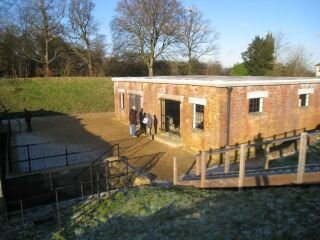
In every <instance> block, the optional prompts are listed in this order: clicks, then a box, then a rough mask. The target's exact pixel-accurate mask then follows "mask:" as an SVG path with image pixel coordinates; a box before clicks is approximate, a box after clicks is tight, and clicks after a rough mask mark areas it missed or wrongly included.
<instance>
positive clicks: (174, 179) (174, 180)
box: [173, 157, 178, 185]
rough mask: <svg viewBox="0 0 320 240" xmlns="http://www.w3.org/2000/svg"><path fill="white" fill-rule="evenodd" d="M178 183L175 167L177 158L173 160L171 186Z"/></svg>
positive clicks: (176, 167) (176, 168)
mask: <svg viewBox="0 0 320 240" xmlns="http://www.w3.org/2000/svg"><path fill="white" fill-rule="evenodd" d="M177 182H178V166H177V158H176V157H174V158H173V185H176V183H177Z"/></svg>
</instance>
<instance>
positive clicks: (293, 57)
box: [286, 46, 314, 77]
mask: <svg viewBox="0 0 320 240" xmlns="http://www.w3.org/2000/svg"><path fill="white" fill-rule="evenodd" d="M311 60H312V56H311V54H309V53H308V52H307V51H306V49H305V48H304V47H302V46H297V47H294V48H291V49H290V54H289V56H288V58H287V63H286V75H287V76H291V77H311V76H314V72H313V71H311V70H310V68H311V66H312V64H311V62H312V61H311Z"/></svg>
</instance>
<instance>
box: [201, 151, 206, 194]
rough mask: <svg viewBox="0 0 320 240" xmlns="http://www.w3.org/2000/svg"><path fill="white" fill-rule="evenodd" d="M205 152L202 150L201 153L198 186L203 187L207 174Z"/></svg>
mask: <svg viewBox="0 0 320 240" xmlns="http://www.w3.org/2000/svg"><path fill="white" fill-rule="evenodd" d="M206 158H207V154H206V152H204V151H203V152H202V154H201V179H200V187H201V188H204V185H205V181H206V174H207V161H206V160H207V159H206Z"/></svg>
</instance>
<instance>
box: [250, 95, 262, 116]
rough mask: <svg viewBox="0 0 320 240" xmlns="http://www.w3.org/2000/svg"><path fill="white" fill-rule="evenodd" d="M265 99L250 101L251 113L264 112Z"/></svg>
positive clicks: (252, 99)
mask: <svg viewBox="0 0 320 240" xmlns="http://www.w3.org/2000/svg"><path fill="white" fill-rule="evenodd" d="M262 109H263V98H251V99H249V113H254V112H262Z"/></svg>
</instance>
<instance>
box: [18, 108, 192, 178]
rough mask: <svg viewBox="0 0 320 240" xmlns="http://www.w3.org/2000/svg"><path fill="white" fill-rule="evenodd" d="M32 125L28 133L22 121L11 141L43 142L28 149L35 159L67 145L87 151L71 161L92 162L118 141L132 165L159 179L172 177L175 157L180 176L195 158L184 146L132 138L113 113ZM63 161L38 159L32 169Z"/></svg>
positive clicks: (59, 118) (45, 119) (20, 156)
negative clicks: (84, 160) (31, 129)
mask: <svg viewBox="0 0 320 240" xmlns="http://www.w3.org/2000/svg"><path fill="white" fill-rule="evenodd" d="M21 122H22V123H24V122H23V121H21ZM13 127H14V128H15V126H13ZM32 127H33V131H32V132H27V131H26V126H25V125H24V124H23V125H22V133H16V134H15V135H14V139H13V144H12V145H24V144H39V143H43V144H41V145H37V146H34V147H32V149H31V148H30V149H31V150H30V149H29V150H30V154H31V157H32V158H35V157H41V156H46V155H55V154H60V153H61V152H64V151H65V148H66V146H67V149H68V152H72V151H88V152H87V153H85V155H83V156H81V157H78V158H77V157H75V158H74V159H73V160H72V159H69V160H71V161H74V162H81V161H83V159H86V160H87V161H88V160H89V161H90V160H93V159H95V158H96V157H97V156H99V155H100V154H101V153H103V152H104V151H106V150H107V149H108V148H109V147H110V146H112V145H113V144H116V143H118V144H119V145H120V155H121V156H125V157H127V158H128V159H129V163H130V164H131V165H132V166H134V167H136V168H141V169H143V170H145V171H147V172H149V173H151V174H153V175H154V177H155V179H156V180H159V181H171V180H172V171H173V161H172V158H173V157H177V158H178V161H179V175H182V174H185V173H187V172H188V171H189V170H190V168H191V167H192V165H193V163H194V160H195V157H194V154H195V153H193V152H191V151H190V150H188V149H185V148H183V147H176V148H174V147H170V146H168V145H166V144H163V143H160V142H157V141H152V140H150V139H149V138H148V137H145V136H141V137H138V138H132V137H131V136H130V135H129V126H128V125H125V124H122V123H120V122H119V121H117V120H116V119H115V118H114V114H113V113H86V114H80V115H60V116H53V117H39V118H33V119H32ZM92 150H94V151H92ZM26 151H27V150H26V148H19V150H17V151H16V157H17V158H18V159H20V160H23V159H26V158H27V156H26V155H27V152H26ZM79 156H80V155H79ZM64 163H65V158H64V157H61V159H53V160H52V159H51V160H46V161H45V163H44V162H43V161H42V162H41V163H40V162H39V163H37V164H36V165H35V166H33V168H35V169H37V167H39V166H40V164H42V165H43V164H45V165H46V166H51V167H52V166H59V165H61V164H62V165H63V164H64ZM24 167H27V166H24Z"/></svg>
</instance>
